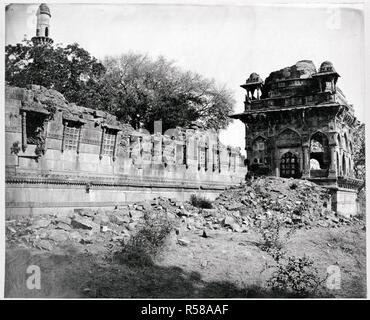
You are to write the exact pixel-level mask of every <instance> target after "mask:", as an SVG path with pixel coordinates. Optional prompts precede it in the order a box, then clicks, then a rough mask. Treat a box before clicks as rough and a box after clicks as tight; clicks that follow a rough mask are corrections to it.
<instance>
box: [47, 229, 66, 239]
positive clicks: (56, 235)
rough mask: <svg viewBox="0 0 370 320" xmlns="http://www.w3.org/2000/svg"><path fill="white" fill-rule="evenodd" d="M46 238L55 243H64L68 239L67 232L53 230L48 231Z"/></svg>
mask: <svg viewBox="0 0 370 320" xmlns="http://www.w3.org/2000/svg"><path fill="white" fill-rule="evenodd" d="M48 238H49V239H50V240H53V241H55V242H64V241H67V240H68V239H69V234H68V232H67V231H64V230H61V229H54V230H50V231H49V233H48Z"/></svg>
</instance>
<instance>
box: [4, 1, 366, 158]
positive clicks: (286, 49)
mask: <svg viewBox="0 0 370 320" xmlns="http://www.w3.org/2000/svg"><path fill="white" fill-rule="evenodd" d="M37 7H38V5H35V4H12V5H10V6H8V7H7V10H6V13H5V23H6V31H5V36H6V39H5V43H6V44H9V43H10V44H15V43H18V42H21V41H22V39H23V38H24V35H25V34H26V35H27V38H28V39H30V38H31V37H33V36H34V35H35V29H36V16H35V13H36V10H37ZM49 7H50V10H51V15H52V17H51V26H50V36H51V38H53V39H54V43H61V44H64V45H66V44H69V43H74V42H77V43H79V44H80V45H81V46H82V47H83V48H85V49H86V50H88V51H89V52H90V53H91V54H92V55H93V56H95V57H96V58H98V59H103V58H104V57H105V56H108V55H119V54H121V53H125V52H128V51H133V52H137V53H147V54H149V55H150V56H152V57H156V56H158V55H164V56H165V57H166V58H168V59H170V60H174V61H176V64H177V65H178V66H179V67H181V68H182V69H184V70H191V71H194V72H198V73H200V74H202V75H203V76H205V77H208V78H214V79H215V80H216V82H217V83H219V84H220V85H226V86H227V87H228V88H229V89H230V90H232V92H233V93H234V97H235V100H236V105H235V113H239V112H242V111H243V109H244V105H243V101H244V89H242V88H240V85H241V84H242V83H244V82H245V80H246V79H247V78H248V76H249V75H250V74H251V73H252V72H257V73H258V74H259V75H260V76H261V77H262V78H263V79H265V78H266V77H267V76H268V75H269V74H270V72H272V71H275V70H279V69H282V68H284V67H287V66H291V65H293V64H295V63H296V62H297V61H299V60H312V61H313V62H314V64H315V65H316V68H319V66H320V64H321V63H322V62H323V61H326V60H329V61H331V62H332V63H333V64H334V67H335V69H336V71H337V72H338V73H339V74H340V75H341V77H340V78H339V80H338V86H339V87H340V88H341V89H342V91H343V92H344V94H345V95H346V97H347V100H348V102H349V103H351V104H353V105H354V108H355V114H356V116H357V117H358V118H359V119H360V120H362V121H364V111H365V109H364V105H365V97H364V96H365V61H364V60H365V52H364V50H365V48H364V18H363V11H362V6H361V5H355V4H346V5H339V6H338V5H335V6H334V5H330V4H328V5H311V6H309V5H297V4H290V5H280V6H279V5H270V6H266V5H258V6H257V5H241V4H240V3H238V4H236V5H235V4H234V5H227V4H222V5H171V4H161V5H159V4H157V5H156V4H141V5H139V4H109V5H108V4H104V5H102V4H60V3H59V4H57V3H54V4H50V5H49ZM244 134H245V132H244V125H243V124H242V123H241V122H240V121H238V120H234V121H233V123H232V124H231V125H230V126H229V127H228V129H226V130H224V131H223V132H222V133H221V141H222V142H223V143H225V144H230V145H234V146H239V147H241V149H242V151H243V150H244Z"/></svg>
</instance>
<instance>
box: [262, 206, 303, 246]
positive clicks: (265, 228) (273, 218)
mask: <svg viewBox="0 0 370 320" xmlns="http://www.w3.org/2000/svg"><path fill="white" fill-rule="evenodd" d="M283 227H284V221H283V219H282V218H281V217H278V216H277V215H276V214H274V213H270V214H267V215H266V217H265V219H264V220H261V221H260V223H259V224H257V232H258V233H259V234H260V236H261V238H262V241H263V242H262V246H261V248H262V250H265V251H271V252H272V253H273V252H275V251H276V250H281V249H282V248H283V247H284V245H285V242H286V241H288V239H289V238H290V236H291V235H292V234H293V233H294V232H295V230H296V229H295V228H294V227H291V228H290V229H289V230H288V231H287V232H286V233H285V235H283Z"/></svg>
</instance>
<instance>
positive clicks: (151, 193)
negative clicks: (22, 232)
mask: <svg viewBox="0 0 370 320" xmlns="http://www.w3.org/2000/svg"><path fill="white" fill-rule="evenodd" d="M5 98H6V99H5V126H6V128H5V129H6V135H5V138H6V147H5V148H6V211H7V214H33V213H42V212H50V210H52V211H53V212H55V213H58V212H62V211H67V210H71V209H72V208H76V207H110V208H111V207H114V206H119V205H121V204H125V203H129V202H132V201H138V200H141V199H142V200H144V199H151V198H153V197H156V196H159V195H164V196H168V197H171V198H177V199H186V198H188V197H189V196H190V195H191V194H192V193H197V192H199V191H200V190H201V192H202V195H205V196H207V197H209V198H214V197H215V196H216V195H217V194H218V193H219V192H220V191H221V190H223V189H225V187H227V186H230V185H235V184H239V183H240V182H241V181H243V180H244V178H245V175H246V173H247V168H246V167H245V165H244V158H243V157H242V156H241V155H240V149H239V148H233V147H230V146H224V145H223V144H222V143H220V141H219V139H218V136H217V134H216V132H213V131H207V132H204V131H200V130H195V129H182V128H176V129H174V130H170V131H168V132H166V134H164V135H162V134H160V133H157V134H148V133H145V132H137V131H135V130H133V128H132V127H130V126H129V125H127V124H123V123H120V122H119V121H117V120H116V118H115V117H114V116H112V115H110V114H108V113H106V112H103V111H99V110H93V109H89V108H83V107H79V106H76V105H75V104H70V103H68V102H67V101H66V100H65V99H64V97H63V96H62V95H61V94H60V93H58V92H57V91H55V90H47V89H45V88H43V87H40V86H30V87H29V89H22V88H15V87H6V90H5Z"/></svg>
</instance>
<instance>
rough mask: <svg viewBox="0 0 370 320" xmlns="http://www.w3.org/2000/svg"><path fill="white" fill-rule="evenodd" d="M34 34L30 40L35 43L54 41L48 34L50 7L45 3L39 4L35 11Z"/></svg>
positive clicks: (50, 42)
mask: <svg viewBox="0 0 370 320" xmlns="http://www.w3.org/2000/svg"><path fill="white" fill-rule="evenodd" d="M36 17H37V24H36V36H35V37H33V38H32V39H31V40H32V42H33V43H34V44H35V45H36V44H52V43H53V42H54V41H53V39H51V38H50V37H49V35H50V18H51V14H50V9H49V7H48V6H47V5H46V4H45V3H42V4H40V6H39V8H38V10H37V12H36Z"/></svg>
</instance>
